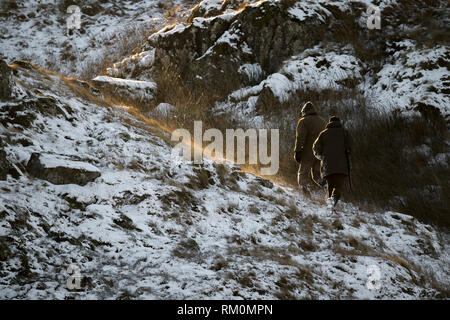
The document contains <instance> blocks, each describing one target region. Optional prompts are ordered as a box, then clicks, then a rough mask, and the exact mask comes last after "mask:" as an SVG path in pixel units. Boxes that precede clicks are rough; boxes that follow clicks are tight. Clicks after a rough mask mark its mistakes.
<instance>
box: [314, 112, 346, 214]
mask: <svg viewBox="0 0 450 320" xmlns="http://www.w3.org/2000/svg"><path fill="white" fill-rule="evenodd" d="M313 153H314V155H315V157H316V158H317V159H319V160H320V173H321V175H322V178H324V179H325V180H326V181H327V193H328V199H329V201H330V202H331V205H332V206H333V207H334V206H335V205H336V203H337V202H338V201H339V199H340V198H341V195H342V192H343V189H344V186H345V183H346V181H347V177H348V175H349V158H348V157H349V155H350V139H349V137H348V134H347V132H346V131H345V130H344V128H343V127H342V124H341V121H340V119H339V118H338V117H336V116H333V117H331V118H330V120H329V122H328V124H327V125H326V128H325V130H323V131H322V132H321V133H320V134H319V136H318V137H317V139H316V141H315V142H314V144H313Z"/></svg>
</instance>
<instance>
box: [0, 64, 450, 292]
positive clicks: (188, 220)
mask: <svg viewBox="0 0 450 320" xmlns="http://www.w3.org/2000/svg"><path fill="white" fill-rule="evenodd" d="M11 67H12V68H13V70H12V71H11V72H12V73H11V77H8V76H7V72H8V71H9V69H8V68H3V69H4V70H5V73H3V74H2V76H3V78H4V79H9V78H11V79H12V81H13V82H12V84H11V85H10V84H8V83H5V85H6V86H9V89H10V90H7V89H5V91H8V95H7V96H8V98H7V99H6V98H5V97H6V95H5V96H4V99H5V100H4V101H3V102H1V103H0V123H1V131H0V137H1V148H2V150H4V159H3V160H2V163H6V166H8V167H9V170H7V172H8V174H7V176H6V177H5V178H6V180H0V189H1V193H0V297H1V298H2V299H36V298H39V299H41V298H44V299H53V298H57V299H72V298H77V299H86V298H93V299H99V298H102V299H129V298H139V299H144V298H146V299H149V298H150V299H183V298H184V299H192V298H202V299H203V298H204V299H213V298H218V299H222V298H233V299H234V298H235V299H241V298H247V299H250V298H252V299H273V298H279V299H305V298H320V299H323V298H395V299H411V298H448V292H449V291H448V290H449V288H448V283H449V281H448V279H449V270H448V264H449V246H448V240H449V239H448V236H447V235H443V234H440V233H438V232H437V231H436V230H435V229H434V228H433V227H431V226H429V225H426V224H422V223H419V222H418V221H417V220H416V219H414V218H413V217H411V216H407V215H403V214H399V213H395V212H378V213H377V212H372V213H369V212H364V211H363V210H362V209H360V208H356V207H354V206H351V205H342V206H341V207H340V208H339V212H340V213H339V215H338V216H330V215H329V214H328V213H327V212H326V210H325V209H324V207H323V205H322V203H321V202H320V201H315V202H311V201H308V200H306V199H303V198H302V197H301V196H299V195H298V194H297V192H296V191H295V190H290V189H287V188H282V187H279V186H276V185H273V184H272V183H271V182H269V181H267V180H264V179H262V178H259V177H257V176H254V175H252V174H249V173H245V172H242V171H241V170H240V169H239V168H238V167H236V166H234V165H231V164H227V163H224V164H220V163H216V162H213V161H211V160H208V159H205V160H204V163H203V164H202V165H193V164H191V163H188V162H179V161H178V160H177V158H174V157H173V156H172V147H171V145H170V143H168V140H169V138H170V137H169V135H168V134H167V133H165V132H164V131H163V130H161V129H160V128H158V126H157V123H156V122H154V121H152V120H150V119H146V118H145V117H142V116H140V115H139V113H137V112H135V109H133V108H132V107H127V106H118V105H113V104H111V103H110V102H108V101H109V100H108V97H106V96H102V95H101V94H100V93H99V91H98V90H97V89H95V88H93V87H92V86H90V85H89V84H87V83H85V82H80V81H78V80H76V79H67V78H64V77H60V76H58V75H56V74H53V73H49V72H47V71H45V70H42V69H39V68H37V67H35V66H33V65H31V64H29V63H25V62H18V63H16V64H13V65H11ZM2 72H3V71H2ZM33 153H40V154H41V155H44V156H45V157H46V159H53V161H56V162H57V163H59V164H60V165H62V164H61V163H64V165H66V166H70V164H71V163H72V164H73V163H77V166H79V167H82V168H86V167H91V166H94V167H95V168H97V169H98V171H99V172H100V174H101V175H100V176H99V177H97V178H96V179H95V180H94V181H91V182H89V183H87V184H86V185H84V186H80V185H77V184H60V185H57V184H52V183H50V182H48V181H45V180H41V179H37V178H33V177H32V176H31V175H30V174H29V173H28V172H27V170H26V169H25V167H26V166H27V162H28V160H29V159H30V157H31V155H32V154H33ZM58 159H59V160H58ZM61 159H64V161H63V162H61V161H60V160H61ZM43 161H46V160H43ZM58 161H59V162H58ZM81 164H84V165H81ZM320 196H321V195H320ZM69 267H72V269H71V270H70V272H72V271H73V270H78V269H77V268H79V271H80V275H81V278H82V279H81V289H79V290H69V289H68V287H67V285H66V283H67V281H68V280H70V278H69V277H70V275H73V274H72V273H71V274H69V271H68V268H69ZM378 271H379V273H378ZM378 275H379V280H380V281H379V282H377V281H375V282H374V283H372V285H370V284H368V283H367V281H369V280H373V279H375V280H377V279H378V278H377V276H378ZM69 282H70V281H69Z"/></svg>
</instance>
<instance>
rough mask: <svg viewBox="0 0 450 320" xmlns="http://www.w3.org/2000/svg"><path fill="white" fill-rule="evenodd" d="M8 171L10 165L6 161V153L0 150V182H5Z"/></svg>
mask: <svg viewBox="0 0 450 320" xmlns="http://www.w3.org/2000/svg"><path fill="white" fill-rule="evenodd" d="M9 169H10V165H9V162H8V160H7V159H6V152H5V150H2V149H0V180H6V176H7V175H8V172H9Z"/></svg>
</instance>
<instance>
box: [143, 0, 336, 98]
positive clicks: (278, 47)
mask: <svg viewBox="0 0 450 320" xmlns="http://www.w3.org/2000/svg"><path fill="white" fill-rule="evenodd" d="M175 28H176V29H174V30H171V31H168V32H166V33H160V34H156V35H155V36H152V37H150V38H149V41H148V44H147V45H148V46H149V47H151V48H155V62H154V64H153V72H154V76H155V80H156V82H157V83H158V84H159V80H160V79H161V76H164V75H165V74H167V73H168V72H167V70H169V69H170V74H172V73H175V74H179V75H180V78H181V79H182V83H184V84H186V85H190V87H192V88H193V89H195V90H198V91H199V92H202V91H204V90H205V89H206V90H207V91H208V92H210V93H211V94H213V95H217V98H220V97H224V96H226V95H227V94H229V93H230V92H232V91H233V90H235V89H237V88H239V87H243V86H248V85H250V83H249V81H248V79H246V78H245V77H241V76H240V75H239V68H240V67H241V66H242V65H244V64H247V63H249V64H253V63H257V64H259V65H260V66H261V67H262V71H263V72H264V73H266V74H271V73H273V72H276V71H277V70H278V69H279V68H280V66H281V64H282V62H283V61H284V59H286V58H287V57H289V56H291V55H293V54H297V53H300V52H302V51H303V50H305V49H307V48H310V47H313V46H314V45H316V44H317V43H318V42H319V41H320V40H321V37H322V36H323V34H324V33H325V32H327V29H328V25H327V23H326V22H324V21H320V20H318V19H306V20H305V21H298V20H297V19H296V18H295V17H292V16H291V15H290V14H289V12H288V11H287V9H286V8H285V7H284V6H282V5H281V4H277V3H276V2H266V3H263V4H261V5H259V6H248V7H246V8H245V9H244V10H242V11H240V12H238V13H234V14H228V13H227V14H224V15H219V16H217V17H213V18H209V19H203V18H195V19H193V20H192V23H191V24H189V25H187V26H184V27H182V26H176V27H175Z"/></svg>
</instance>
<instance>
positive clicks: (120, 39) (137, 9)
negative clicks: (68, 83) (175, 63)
mask: <svg viewBox="0 0 450 320" xmlns="http://www.w3.org/2000/svg"><path fill="white" fill-rule="evenodd" d="M193 2H194V1H191V0H174V1H173V0H170V1H161V0H145V1H125V0H120V1H112V2H110V1H97V0H87V1H73V0H56V1H55V0H39V1H36V0H27V1H13V0H5V1H2V2H1V4H0V48H1V49H0V57H1V56H2V55H3V59H7V60H9V61H14V60H18V59H27V60H29V61H32V62H33V63H36V64H38V65H40V66H42V67H46V68H49V69H51V70H53V71H57V72H60V73H63V74H70V75H74V76H80V75H83V76H87V75H92V71H93V72H97V71H98V70H97V69H96V68H93V66H96V65H97V66H98V67H101V64H102V62H103V61H104V62H105V63H107V62H108V61H109V59H118V58H120V57H122V55H124V54H130V53H131V50H133V49H134V48H135V46H137V45H139V44H140V42H142V41H144V40H145V38H146V35H147V36H148V35H149V34H150V33H151V31H152V30H153V31H156V30H158V29H159V28H161V27H162V26H163V25H164V24H166V23H168V22H170V21H172V20H175V19H182V16H183V15H184V14H185V13H186V6H191V5H192V4H193ZM71 5H77V6H78V8H79V9H80V29H72V30H69V29H68V27H67V20H68V19H70V17H71V15H72V14H71V13H69V12H68V11H67V10H68V8H69V7H70V6H71Z"/></svg>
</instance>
